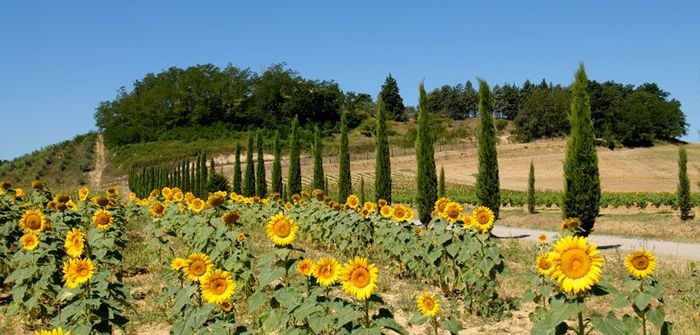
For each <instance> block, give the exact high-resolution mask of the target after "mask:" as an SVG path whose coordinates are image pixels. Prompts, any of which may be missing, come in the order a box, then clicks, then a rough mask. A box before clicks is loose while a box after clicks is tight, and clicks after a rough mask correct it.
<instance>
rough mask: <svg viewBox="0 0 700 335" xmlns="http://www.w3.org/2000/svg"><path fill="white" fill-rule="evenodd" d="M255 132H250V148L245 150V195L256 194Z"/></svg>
mask: <svg viewBox="0 0 700 335" xmlns="http://www.w3.org/2000/svg"><path fill="white" fill-rule="evenodd" d="M253 143H254V142H253V133H252V132H250V133H248V148H247V149H246V152H245V176H244V177H243V195H245V196H247V197H252V196H254V195H255V162H254V161H253V150H254V148H253Z"/></svg>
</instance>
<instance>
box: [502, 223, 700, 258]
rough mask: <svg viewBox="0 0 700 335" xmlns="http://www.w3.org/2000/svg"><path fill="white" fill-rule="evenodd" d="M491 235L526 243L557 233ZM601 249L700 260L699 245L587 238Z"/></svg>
mask: <svg viewBox="0 0 700 335" xmlns="http://www.w3.org/2000/svg"><path fill="white" fill-rule="evenodd" d="M493 234H494V235H495V236H498V237H501V238H517V239H524V240H528V241H537V237H538V236H540V234H545V235H547V237H548V238H549V240H550V241H551V240H552V238H553V237H554V235H556V234H557V232H554V231H548V230H536V229H526V228H511V227H502V226H495V227H494V228H493ZM588 239H589V240H590V241H591V242H592V243H595V244H596V245H598V247H599V248H601V249H620V250H625V251H629V250H635V249H638V248H640V247H644V248H646V249H649V250H651V251H653V252H654V253H656V254H659V255H667V256H675V257H680V258H686V259H693V260H700V244H699V243H684V242H672V241H660V240H648V239H639V238H628V237H619V236H611V235H595V234H594V235H591V236H590V237H589V238H588Z"/></svg>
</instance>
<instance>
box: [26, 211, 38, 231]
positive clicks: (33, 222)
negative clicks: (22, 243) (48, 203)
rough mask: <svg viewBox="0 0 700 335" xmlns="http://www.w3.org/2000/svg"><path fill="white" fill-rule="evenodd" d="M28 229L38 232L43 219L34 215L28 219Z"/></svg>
mask: <svg viewBox="0 0 700 335" xmlns="http://www.w3.org/2000/svg"><path fill="white" fill-rule="evenodd" d="M27 227H29V229H31V230H38V229H39V228H41V218H39V216H38V215H35V214H32V215H30V216H28V217H27Z"/></svg>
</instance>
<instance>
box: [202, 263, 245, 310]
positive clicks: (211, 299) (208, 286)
mask: <svg viewBox="0 0 700 335" xmlns="http://www.w3.org/2000/svg"><path fill="white" fill-rule="evenodd" d="M199 288H200V289H201V290H202V296H203V297H204V300H206V301H207V302H208V303H210V304H220V303H223V302H224V301H227V300H229V299H230V298H231V296H233V293H235V291H236V283H234V282H233V279H232V278H231V273H229V272H227V271H222V270H214V271H211V272H209V273H207V274H205V275H204V276H203V277H202V279H201V280H200V281H199Z"/></svg>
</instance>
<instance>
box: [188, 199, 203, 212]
mask: <svg viewBox="0 0 700 335" xmlns="http://www.w3.org/2000/svg"><path fill="white" fill-rule="evenodd" d="M189 206H190V210H191V211H192V212H194V213H200V212H201V211H203V210H204V207H206V203H205V202H204V200H202V199H200V198H194V199H192V201H191V202H190V205H189Z"/></svg>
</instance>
